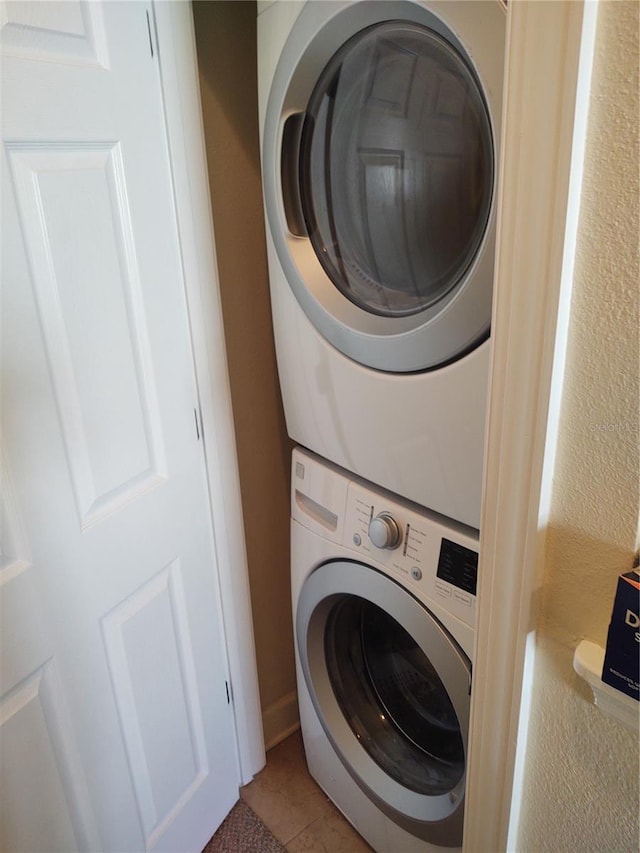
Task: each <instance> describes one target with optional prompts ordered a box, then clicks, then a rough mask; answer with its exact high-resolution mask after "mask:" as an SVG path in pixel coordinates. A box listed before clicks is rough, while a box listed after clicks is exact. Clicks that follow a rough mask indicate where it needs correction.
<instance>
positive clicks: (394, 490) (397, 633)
mask: <svg viewBox="0 0 640 853" xmlns="http://www.w3.org/2000/svg"><path fill="white" fill-rule="evenodd" d="M258 7H259V15H258V82H259V101H260V130H261V145H262V177H263V187H264V199H265V211H266V219H267V248H268V258H269V274H270V284H271V301H272V312H273V327H274V335H275V342H276V353H277V360H278V371H279V377H280V384H281V390H282V397H283V403H284V410H285V417H286V423H287V429H288V432H289V435H290V436H291V438H292V439H294V441H295V442H297V443H298V444H299V445H300V447H299V448H298V449H296V450H295V451H294V456H293V466H292V486H291V501H292V503H291V506H292V521H291V528H292V532H291V546H292V550H291V561H292V563H291V579H292V603H293V615H294V625H295V642H296V663H297V675H298V695H299V704H300V719H301V727H302V734H303V739H304V745H305V751H306V755H307V761H308V764H309V769H310V772H311V774H312V776H313V777H314V778H315V779H316V781H317V782H318V783H319V784H320V785H321V787H322V788H323V789H324V790H325V791H326V793H327V794H328V795H329V797H330V798H331V799H332V800H333V801H334V802H335V803H336V805H337V806H338V807H339V808H340V810H341V811H342V812H343V813H344V814H345V816H346V817H347V818H348V819H349V820H350V821H351V822H352V823H353V825H354V826H355V827H356V828H357V829H358V831H359V832H360V833H361V834H362V835H363V836H364V838H365V839H366V840H367V841H368V842H369V844H371V845H372V847H373V848H374V849H375V850H377V851H379V853H382V851H386V853H400V851H407V853H409V851H410V853H427V851H432V853H433V851H436V850H437V849H438V848H439V847H449V848H456V847H460V846H461V845H462V827H463V815H464V792H465V778H466V764H467V759H468V748H467V735H468V724H469V707H470V691H471V666H472V657H473V640H474V625H475V610H476V600H475V593H476V582H477V559H478V528H479V524H480V502H481V488H482V465H483V445H484V425H485V413H486V412H485V410H486V400H487V382H488V370H489V329H490V320H491V304H492V286H493V270H494V248H495V222H496V181H497V170H498V141H499V128H500V120H501V102H502V80H503V60H504V38H505V22H506V12H505V5H504V3H503V2H501V0H419V2H418V0H347V1H346V2H345V0H329V2H324V0H309V2H306V3H305V2H295V0H275V2H262V3H261V2H259V3H258Z"/></svg>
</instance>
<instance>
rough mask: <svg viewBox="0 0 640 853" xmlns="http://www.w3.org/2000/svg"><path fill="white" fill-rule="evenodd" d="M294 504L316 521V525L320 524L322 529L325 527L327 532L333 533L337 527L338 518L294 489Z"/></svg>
mask: <svg viewBox="0 0 640 853" xmlns="http://www.w3.org/2000/svg"><path fill="white" fill-rule="evenodd" d="M296 503H297V504H298V506H299V507H300V509H301V510H302V511H303V512H304V513H305V514H306V515H308V516H309V517H310V518H312V519H313V520H314V521H316V522H317V523H318V524H321V525H322V526H323V527H326V528H327V530H330V531H331V532H333V531H334V530H336V529H337V527H338V516H337V515H336V514H335V513H333V512H331V510H328V509H327V508H326V507H324V506H322V504H319V503H318V502H317V501H314V500H313V499H312V498H310V497H308V496H307V495H304V494H302V492H299V491H298V490H297V489H296Z"/></svg>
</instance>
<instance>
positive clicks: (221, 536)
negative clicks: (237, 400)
mask: <svg viewBox="0 0 640 853" xmlns="http://www.w3.org/2000/svg"><path fill="white" fill-rule="evenodd" d="M154 12H155V21H156V37H157V40H158V51H159V56H160V69H161V78H162V91H163V98H164V106H165V114H166V121H167V132H168V138H169V147H170V160H171V167H172V174H173V181H174V192H175V198H176V206H177V210H176V215H177V220H178V229H179V232H180V242H181V247H182V259H183V268H184V276H185V282H186V295H187V303H188V310H189V320H190V324H191V336H192V341H193V350H194V358H195V371H196V378H197V383H198V393H199V402H200V408H201V421H202V429H203V439H204V444H205V449H206V464H207V474H208V485H209V496H210V501H211V512H212V515H213V521H214V531H215V540H216V541H215V548H216V555H217V559H218V572H219V582H220V590H221V599H222V607H223V612H224V626H225V633H226V639H227V654H228V659H229V670H230V674H231V681H232V693H233V704H234V714H235V720H236V729H237V738H238V753H239V763H240V777H241V784H246V783H247V782H250V781H251V779H252V778H253V776H254V775H255V774H256V773H257V772H258V770H260V769H261V768H262V767H263V766H264V764H265V751H264V741H263V736H262V723H261V711H260V697H259V693H258V674H257V667H256V658H255V645H254V636H253V622H252V618H251V602H250V597H249V576H248V571H247V556H246V549H245V541H244V528H243V519H242V505H241V500H240V481H239V475H238V467H237V454H236V443H235V433H234V428H233V414H232V410H231V394H230V388H229V376H228V370H227V356H226V349H225V342H224V329H223V325H222V307H221V302H220V290H219V284H218V269H217V262H216V251H215V242H214V232H213V218H212V214H211V204H210V199H209V189H208V188H209V180H208V176H207V165H206V151H205V142H204V131H203V127H202V112H201V103H200V86H199V80H198V67H197V59H196V49H195V36H194V31H193V17H192V11H191V4H190V3H154Z"/></svg>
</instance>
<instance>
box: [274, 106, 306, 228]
mask: <svg viewBox="0 0 640 853" xmlns="http://www.w3.org/2000/svg"><path fill="white" fill-rule="evenodd" d="M305 115H306V113H304V112H301V113H293V114H292V115H290V116H289V117H288V118H287V119H286V121H285V123H284V127H283V128H282V150H281V154H280V180H281V183H282V204H283V206H284V215H285V219H286V220H287V227H288V228H289V231H290V232H291V233H292V234H293V235H294V236H296V237H306V236H307V227H306V224H305V221H304V213H303V211H302V198H301V196H300V141H301V139H302V127H303V125H304V119H305Z"/></svg>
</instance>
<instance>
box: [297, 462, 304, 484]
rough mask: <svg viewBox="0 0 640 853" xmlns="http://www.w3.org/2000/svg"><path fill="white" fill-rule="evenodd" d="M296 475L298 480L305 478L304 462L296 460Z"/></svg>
mask: <svg viewBox="0 0 640 853" xmlns="http://www.w3.org/2000/svg"><path fill="white" fill-rule="evenodd" d="M296 477H297V478H298V480H304V465H303V464H302V462H296Z"/></svg>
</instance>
